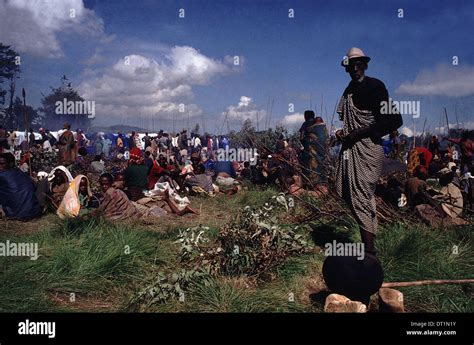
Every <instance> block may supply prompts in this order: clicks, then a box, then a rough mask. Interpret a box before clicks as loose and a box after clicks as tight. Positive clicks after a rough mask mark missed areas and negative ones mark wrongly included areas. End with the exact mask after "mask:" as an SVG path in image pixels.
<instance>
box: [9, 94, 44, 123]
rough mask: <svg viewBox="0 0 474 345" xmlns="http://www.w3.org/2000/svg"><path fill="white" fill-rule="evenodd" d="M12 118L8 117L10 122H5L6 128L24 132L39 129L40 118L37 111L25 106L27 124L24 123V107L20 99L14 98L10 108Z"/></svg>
mask: <svg viewBox="0 0 474 345" xmlns="http://www.w3.org/2000/svg"><path fill="white" fill-rule="evenodd" d="M12 111H13V116H12V117H10V122H7V124H6V128H11V129H16V130H25V129H28V128H33V129H35V130H38V129H39V128H40V127H41V116H40V115H39V114H38V110H36V109H34V108H33V107H31V106H29V105H27V106H26V115H27V119H28V123H25V106H24V105H23V101H22V100H21V99H20V97H18V96H17V97H15V101H14V102H13V106H12Z"/></svg>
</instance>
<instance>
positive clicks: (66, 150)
mask: <svg viewBox="0 0 474 345" xmlns="http://www.w3.org/2000/svg"><path fill="white" fill-rule="evenodd" d="M63 128H64V129H65V131H64V132H63V133H62V134H61V136H60V137H59V140H58V146H59V164H61V165H64V166H68V165H71V164H72V163H74V162H75V161H76V147H75V142H74V135H73V134H72V132H71V125H70V124H69V123H68V122H66V123H64V127H63Z"/></svg>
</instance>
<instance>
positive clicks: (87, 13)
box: [0, 0, 108, 58]
mask: <svg viewBox="0 0 474 345" xmlns="http://www.w3.org/2000/svg"><path fill="white" fill-rule="evenodd" d="M68 30H70V31H74V32H77V33H79V34H84V35H90V36H96V37H98V38H100V39H101V40H105V41H106V40H107V39H108V37H107V36H105V34H104V23H103V21H102V19H101V18H99V17H97V15H96V14H95V13H94V11H91V10H89V9H87V8H85V7H84V4H83V2H82V0H56V1H55V0H37V1H32V0H14V1H9V0H4V1H0V41H1V42H2V43H4V44H6V45H11V46H12V48H13V49H14V50H15V51H17V52H19V53H29V54H32V55H36V56H41V57H49V58H56V57H61V56H63V52H62V50H61V46H60V43H59V40H58V36H59V35H61V34H63V33H64V32H66V31H68Z"/></svg>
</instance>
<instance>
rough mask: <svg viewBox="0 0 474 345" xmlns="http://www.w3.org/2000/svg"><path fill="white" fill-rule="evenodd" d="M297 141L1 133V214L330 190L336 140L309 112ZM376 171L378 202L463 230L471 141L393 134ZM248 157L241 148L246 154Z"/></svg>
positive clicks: (154, 207) (123, 208)
mask: <svg viewBox="0 0 474 345" xmlns="http://www.w3.org/2000/svg"><path fill="white" fill-rule="evenodd" d="M299 135H300V137H299V139H300V141H299V143H297V144H296V145H295V144H294V143H293V144H292V143H290V142H289V140H287V138H285V137H283V136H281V137H280V138H279V139H278V140H277V142H276V145H275V148H274V149H273V150H269V149H268V148H265V147H260V148H259V150H258V153H257V151H254V152H253V151H252V154H250V155H249V154H247V155H244V156H241V157H238V158H235V157H234V158H233V157H230V158H229V156H225V155H220V154H219V152H221V153H225V152H227V153H229V150H230V149H231V148H234V146H233V144H232V143H231V142H230V141H229V139H228V138H227V137H226V136H212V135H208V134H206V135H204V136H200V135H199V134H197V133H190V134H188V131H187V130H185V129H183V131H181V132H180V133H177V134H169V133H166V132H164V131H160V132H158V133H153V134H149V133H141V134H139V133H136V132H131V133H128V134H123V133H114V134H106V133H94V134H92V135H90V136H88V135H87V133H84V132H83V131H82V130H80V129H78V130H76V131H74V132H73V131H71V126H70V125H69V124H68V123H65V124H64V128H63V129H62V130H60V131H58V132H50V131H49V130H47V129H43V128H41V129H40V130H39V133H34V132H33V130H30V131H29V132H28V133H18V132H15V131H10V132H8V131H7V130H6V129H4V128H0V152H1V154H0V204H1V206H2V212H3V214H4V217H6V218H8V219H19V220H29V219H33V218H37V217H40V216H41V215H43V214H45V213H48V212H55V213H56V214H57V215H58V216H59V217H61V218H67V217H89V216H94V215H102V216H103V217H105V218H107V219H111V220H121V219H130V218H135V219H136V218H140V217H144V218H147V217H161V216H164V215H166V214H176V215H184V214H186V213H191V214H198V212H197V211H196V210H195V209H194V208H192V206H191V204H190V198H188V196H189V195H202V196H206V197H213V196H215V195H217V194H219V193H224V194H227V195H232V194H235V193H238V192H239V190H241V189H242V188H266V187H268V186H272V185H273V186H275V188H278V189H280V190H281V191H282V192H285V193H292V194H295V195H299V194H301V193H309V194H312V195H313V196H315V197H320V196H323V195H324V194H326V193H329V192H330V186H331V185H332V184H333V183H334V173H335V171H334V161H335V157H336V156H337V155H338V152H339V150H340V147H341V143H340V141H338V140H337V139H336V137H334V136H329V135H328V131H327V128H326V124H325V123H324V121H323V120H322V118H321V117H317V116H315V114H314V112H313V111H306V112H305V122H304V123H303V124H302V126H301V129H300V131H299ZM383 147H384V153H385V157H386V158H385V159H386V161H385V163H384V174H383V178H381V179H380V181H379V184H378V185H377V189H376V195H377V197H379V198H381V199H383V200H384V201H385V203H387V204H389V205H391V206H392V207H394V208H395V209H397V208H398V209H399V208H409V209H410V210H412V211H413V212H414V214H417V215H418V216H419V217H420V219H422V220H423V221H425V222H426V223H428V224H432V225H436V226H437V225H450V224H463V222H464V220H463V219H462V216H463V215H465V214H470V213H471V212H472V211H473V210H474V205H473V185H474V177H473V174H474V171H473V167H472V153H473V151H474V144H473V142H472V141H471V140H470V139H469V138H468V133H467V132H466V134H465V135H464V136H463V137H462V138H459V139H454V138H443V140H441V141H438V138H437V137H435V136H433V138H432V140H431V143H430V144H429V146H428V147H427V148H425V147H416V148H411V149H410V148H409V147H408V144H407V142H406V140H400V137H399V135H398V133H397V132H394V133H392V134H391V135H390V136H388V137H387V139H386V140H385V141H384V146H383ZM246 152H247V151H246Z"/></svg>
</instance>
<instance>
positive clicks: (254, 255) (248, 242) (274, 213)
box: [193, 195, 311, 276]
mask: <svg viewBox="0 0 474 345" xmlns="http://www.w3.org/2000/svg"><path fill="white" fill-rule="evenodd" d="M289 203H290V202H289V200H287V199H286V198H285V197H284V196H283V195H278V196H273V197H272V198H271V200H270V201H269V202H267V203H265V204H264V205H263V206H262V207H260V208H256V209H255V208H252V207H250V206H245V207H244V208H243V209H242V210H241V211H240V213H239V214H238V216H237V217H236V220H235V221H234V222H232V223H230V224H228V225H225V226H224V227H223V228H222V229H221V231H220V233H219V235H218V238H217V243H216V244H215V245H213V246H210V247H208V248H205V247H197V246H196V247H195V248H194V249H195V250H197V251H198V253H196V254H194V255H193V256H194V257H195V258H196V259H195V261H196V262H197V263H199V265H201V266H209V267H210V271H211V273H212V274H214V275H227V276H240V275H247V276H258V275H260V274H261V273H263V272H266V271H268V270H270V269H271V268H273V267H275V266H277V265H278V264H280V263H282V262H283V261H285V259H286V258H287V257H289V256H292V255H298V254H303V253H305V252H308V251H310V250H311V246H310V245H309V243H308V242H307V241H306V239H305V236H304V235H303V234H301V233H298V230H299V229H298V226H284V225H282V224H281V220H280V216H281V214H282V213H285V212H288V210H289Z"/></svg>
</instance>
